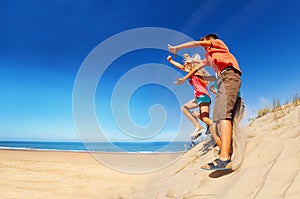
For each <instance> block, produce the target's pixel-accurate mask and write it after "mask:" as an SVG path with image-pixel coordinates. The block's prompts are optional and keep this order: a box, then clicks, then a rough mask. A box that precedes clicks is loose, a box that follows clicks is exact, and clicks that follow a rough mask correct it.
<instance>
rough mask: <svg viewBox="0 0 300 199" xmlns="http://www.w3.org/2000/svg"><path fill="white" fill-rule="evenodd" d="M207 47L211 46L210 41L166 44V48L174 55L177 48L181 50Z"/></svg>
mask: <svg viewBox="0 0 300 199" xmlns="http://www.w3.org/2000/svg"><path fill="white" fill-rule="evenodd" d="M199 46H202V47H209V46H211V43H210V41H189V42H186V43H183V44H180V45H177V46H171V45H170V44H168V48H169V50H170V52H171V53H173V54H174V55H176V53H177V51H178V50H181V49H183V48H194V47H199Z"/></svg>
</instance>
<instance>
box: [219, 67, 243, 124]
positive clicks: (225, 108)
mask: <svg viewBox="0 0 300 199" xmlns="http://www.w3.org/2000/svg"><path fill="white" fill-rule="evenodd" d="M240 86H241V77H240V75H239V73H237V72H236V71H235V70H226V71H224V72H222V73H221V74H220V76H219V77H218V82H217V87H218V93H217V95H216V99H215V104H214V109H213V121H214V122H218V121H220V120H232V118H233V111H234V107H235V104H236V101H237V96H238V91H239V89H240Z"/></svg>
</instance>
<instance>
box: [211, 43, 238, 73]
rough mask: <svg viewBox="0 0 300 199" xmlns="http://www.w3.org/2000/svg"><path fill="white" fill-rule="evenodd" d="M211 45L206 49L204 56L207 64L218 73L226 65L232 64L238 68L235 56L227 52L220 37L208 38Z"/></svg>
mask: <svg viewBox="0 0 300 199" xmlns="http://www.w3.org/2000/svg"><path fill="white" fill-rule="evenodd" d="M210 43H211V46H210V47H209V48H208V49H207V50H206V54H205V57H206V59H207V61H208V64H209V65H211V66H212V68H213V69H214V70H215V71H216V72H217V73H218V74H219V73H220V72H221V71H222V70H224V69H225V68H227V67H228V66H233V67H234V68H235V69H237V70H239V71H240V72H241V70H240V67H239V64H238V62H237V60H236V59H235V57H234V56H233V55H232V54H231V53H230V52H229V49H228V47H227V46H226V44H225V43H224V42H223V41H221V40H220V39H212V40H210Z"/></svg>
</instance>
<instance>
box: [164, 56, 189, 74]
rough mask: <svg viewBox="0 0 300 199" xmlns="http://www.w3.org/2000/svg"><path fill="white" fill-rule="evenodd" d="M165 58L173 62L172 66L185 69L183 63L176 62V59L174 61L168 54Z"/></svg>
mask: <svg viewBox="0 0 300 199" xmlns="http://www.w3.org/2000/svg"><path fill="white" fill-rule="evenodd" d="M167 60H168V61H169V62H170V63H171V64H173V65H174V66H176V67H177V68H179V69H181V70H183V71H185V70H184V67H183V65H182V64H180V63H178V62H176V61H174V60H172V57H171V56H170V55H169V56H168V57H167Z"/></svg>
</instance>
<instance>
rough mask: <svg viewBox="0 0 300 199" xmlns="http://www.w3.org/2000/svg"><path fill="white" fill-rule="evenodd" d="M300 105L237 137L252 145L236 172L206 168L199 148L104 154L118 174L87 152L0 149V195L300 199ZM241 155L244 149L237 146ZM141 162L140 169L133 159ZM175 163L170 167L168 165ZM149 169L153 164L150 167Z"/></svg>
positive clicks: (205, 158)
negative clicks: (163, 152)
mask: <svg viewBox="0 0 300 199" xmlns="http://www.w3.org/2000/svg"><path fill="white" fill-rule="evenodd" d="M299 127H300V106H297V107H293V106H290V107H289V108H286V109H284V112H283V114H282V115H278V114H273V113H271V114H269V115H266V116H264V117H261V118H259V119H256V120H255V121H254V122H253V123H251V124H250V125H249V126H247V127H243V128H242V129H241V130H240V132H241V133H242V134H243V135H244V136H239V138H237V139H246V140H245V142H242V140H241V142H242V143H247V145H245V146H244V147H241V149H242V150H243V153H240V152H238V153H236V154H237V156H240V154H243V157H237V159H239V160H241V159H242V160H243V161H242V162H241V165H238V166H237V169H236V170H235V171H233V172H228V171H218V172H216V171H214V172H212V171H204V170H202V169H200V167H201V165H203V164H206V163H208V162H210V161H212V160H213V159H214V153H213V151H208V153H203V152H202V150H201V148H202V147H203V144H202V143H200V144H198V145H197V146H196V147H194V148H193V149H192V150H191V151H189V152H186V153H184V154H183V155H180V156H174V154H165V155H162V154H154V155H153V154H152V156H149V155H147V154H134V155H132V154H131V155H130V157H126V156H124V154H104V156H105V157H104V156H102V157H101V158H106V160H105V161H107V160H110V161H112V162H110V164H112V163H117V164H118V165H121V164H124V165H123V166H122V165H121V167H120V168H121V169H119V170H122V169H124V170H129V171H134V170H136V171H140V172H141V173H143V171H146V170H147V171H150V170H153V168H160V167H163V168H160V169H157V170H155V171H152V172H147V173H143V174H133V173H127V172H121V171H118V170H115V169H112V168H109V167H107V166H105V165H104V164H102V163H101V162H99V161H97V160H96V159H95V157H93V156H91V154H89V153H72V152H49V151H17V150H14V151H12V150H1V151H0V193H1V198H5V199H6V198H18V199H19V198H31V199H32V198H87V199H89V198H100V199H102V198H103V199H110V198H112V199H164V198H166V199H169V198H173V199H183V198H185V199H187V198H193V199H195V198H196V199H198V198H199V199H203V198H205V199H206V198H207V199H211V198H214V199H215V198H222V199H226V198H228V199H229V198H230V199H235V198H236V199H239V198H242V199H244V198H245V199H248V198H256V199H260V198H262V199H265V198H266V199H268V198H272V199H276V198H286V199H293V198H295V199H298V198H300V128H299ZM239 150H240V149H239ZM135 160H137V162H139V163H138V164H134V163H133V162H132V161H135ZM170 161H171V162H172V164H170V165H168V166H162V165H165V164H166V163H167V162H170ZM149 165H152V166H150V167H149Z"/></svg>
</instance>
